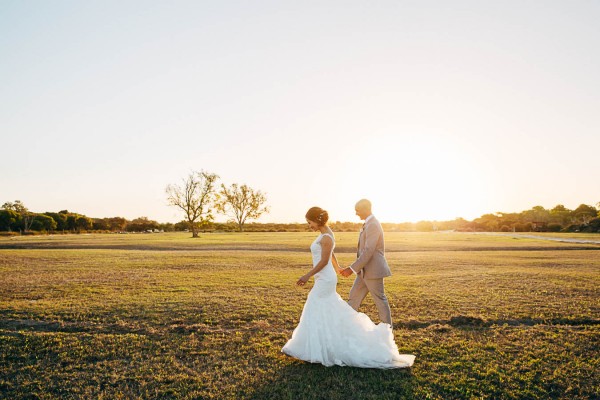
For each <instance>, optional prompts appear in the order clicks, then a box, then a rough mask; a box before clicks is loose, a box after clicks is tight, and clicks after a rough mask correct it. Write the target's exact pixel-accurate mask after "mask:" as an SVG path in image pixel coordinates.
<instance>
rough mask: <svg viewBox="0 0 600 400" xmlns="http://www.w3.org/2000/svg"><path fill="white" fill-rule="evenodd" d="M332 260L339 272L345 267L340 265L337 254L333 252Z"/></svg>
mask: <svg viewBox="0 0 600 400" xmlns="http://www.w3.org/2000/svg"><path fill="white" fill-rule="evenodd" d="M331 261H333V266H334V267H335V270H336V271H337V273H338V274H339V273H340V271H341V270H343V268H342V267H340V263H339V262H338V260H337V257H336V256H335V253H331Z"/></svg>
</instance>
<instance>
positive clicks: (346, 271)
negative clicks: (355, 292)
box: [340, 267, 352, 278]
mask: <svg viewBox="0 0 600 400" xmlns="http://www.w3.org/2000/svg"><path fill="white" fill-rule="evenodd" d="M340 274H341V275H342V276H344V277H346V278H347V277H349V276H350V275H352V270H351V269H350V267H347V268H344V269H343V270H342V271H341V272H340Z"/></svg>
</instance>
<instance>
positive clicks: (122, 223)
mask: <svg viewBox="0 0 600 400" xmlns="http://www.w3.org/2000/svg"><path fill="white" fill-rule="evenodd" d="M106 221H107V223H108V227H109V228H108V229H110V230H111V231H113V232H122V231H124V230H125V228H126V227H127V224H128V223H129V221H128V220H127V219H125V218H123V217H111V218H106Z"/></svg>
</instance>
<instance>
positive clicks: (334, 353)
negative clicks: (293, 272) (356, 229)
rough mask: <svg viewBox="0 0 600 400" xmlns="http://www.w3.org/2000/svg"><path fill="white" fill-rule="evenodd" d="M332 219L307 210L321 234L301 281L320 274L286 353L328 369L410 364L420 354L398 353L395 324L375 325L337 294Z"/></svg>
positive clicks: (315, 209) (337, 268)
mask: <svg viewBox="0 0 600 400" xmlns="http://www.w3.org/2000/svg"><path fill="white" fill-rule="evenodd" d="M328 219H329V215H328V214H327V211H325V210H323V209H322V208H319V207H312V208H311V209H310V210H308V212H307V213H306V221H307V222H308V225H309V227H310V228H311V229H312V230H313V231H315V232H316V231H318V232H320V233H321V234H320V235H319V236H318V237H317V238H316V239H315V241H314V242H313V243H312V244H311V245H310V250H311V253H312V258H313V268H312V269H311V270H310V271H308V273H306V274H305V275H303V276H302V277H301V278H300V279H299V280H298V282H296V284H297V285H299V286H303V285H305V284H306V282H308V280H309V279H310V277H311V276H314V277H315V283H314V286H313V288H312V289H311V291H310V293H309V294H308V298H307V299H306V303H305V304H304V310H302V315H301V316H300V322H299V323H298V326H297V327H296V329H294V332H293V333H292V338H291V339H290V340H289V341H288V342H287V343H286V344H285V346H283V348H282V349H281V351H282V352H283V353H285V354H287V355H289V356H292V357H295V358H298V359H300V360H304V361H308V362H312V363H321V364H323V365H325V366H328V367H329V366H332V365H341V366H351V367H362V368H403V367H410V366H411V365H412V364H413V362H414V359H415V356H413V355H409V354H400V353H399V352H398V347H397V346H396V343H395V342H394V335H393V332H392V328H391V326H390V325H388V324H386V323H380V324H377V325H376V324H374V323H373V322H372V321H371V320H370V319H369V317H368V316H367V315H365V314H363V313H361V312H357V311H355V310H354V309H353V308H352V307H350V306H349V305H348V303H346V302H345V301H344V300H343V299H342V298H341V297H340V295H339V294H338V293H337V292H336V285H337V275H336V271H337V272H339V271H340V270H341V268H340V266H339V264H338V262H337V259H336V257H335V254H333V249H334V247H335V238H334V236H333V231H332V230H331V229H330V228H329V227H328V226H327V220H328Z"/></svg>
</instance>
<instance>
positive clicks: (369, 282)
mask: <svg viewBox="0 0 600 400" xmlns="http://www.w3.org/2000/svg"><path fill="white" fill-rule="evenodd" d="M367 293H371V296H372V297H373V301H374V302H375V305H376V306H377V311H379V318H380V319H381V321H382V322H385V323H387V324H390V325H391V326H392V327H393V325H392V312H391V310H390V305H389V303H388V299H387V297H386V296H385V291H384V287H383V278H375V279H364V278H363V276H362V274H358V275H356V279H355V280H354V285H352V289H350V295H349V298H348V304H349V305H350V307H352V308H354V309H355V310H356V311H358V308H359V307H360V305H361V304H362V302H363V300H364V299H365V297H366V296H367Z"/></svg>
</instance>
